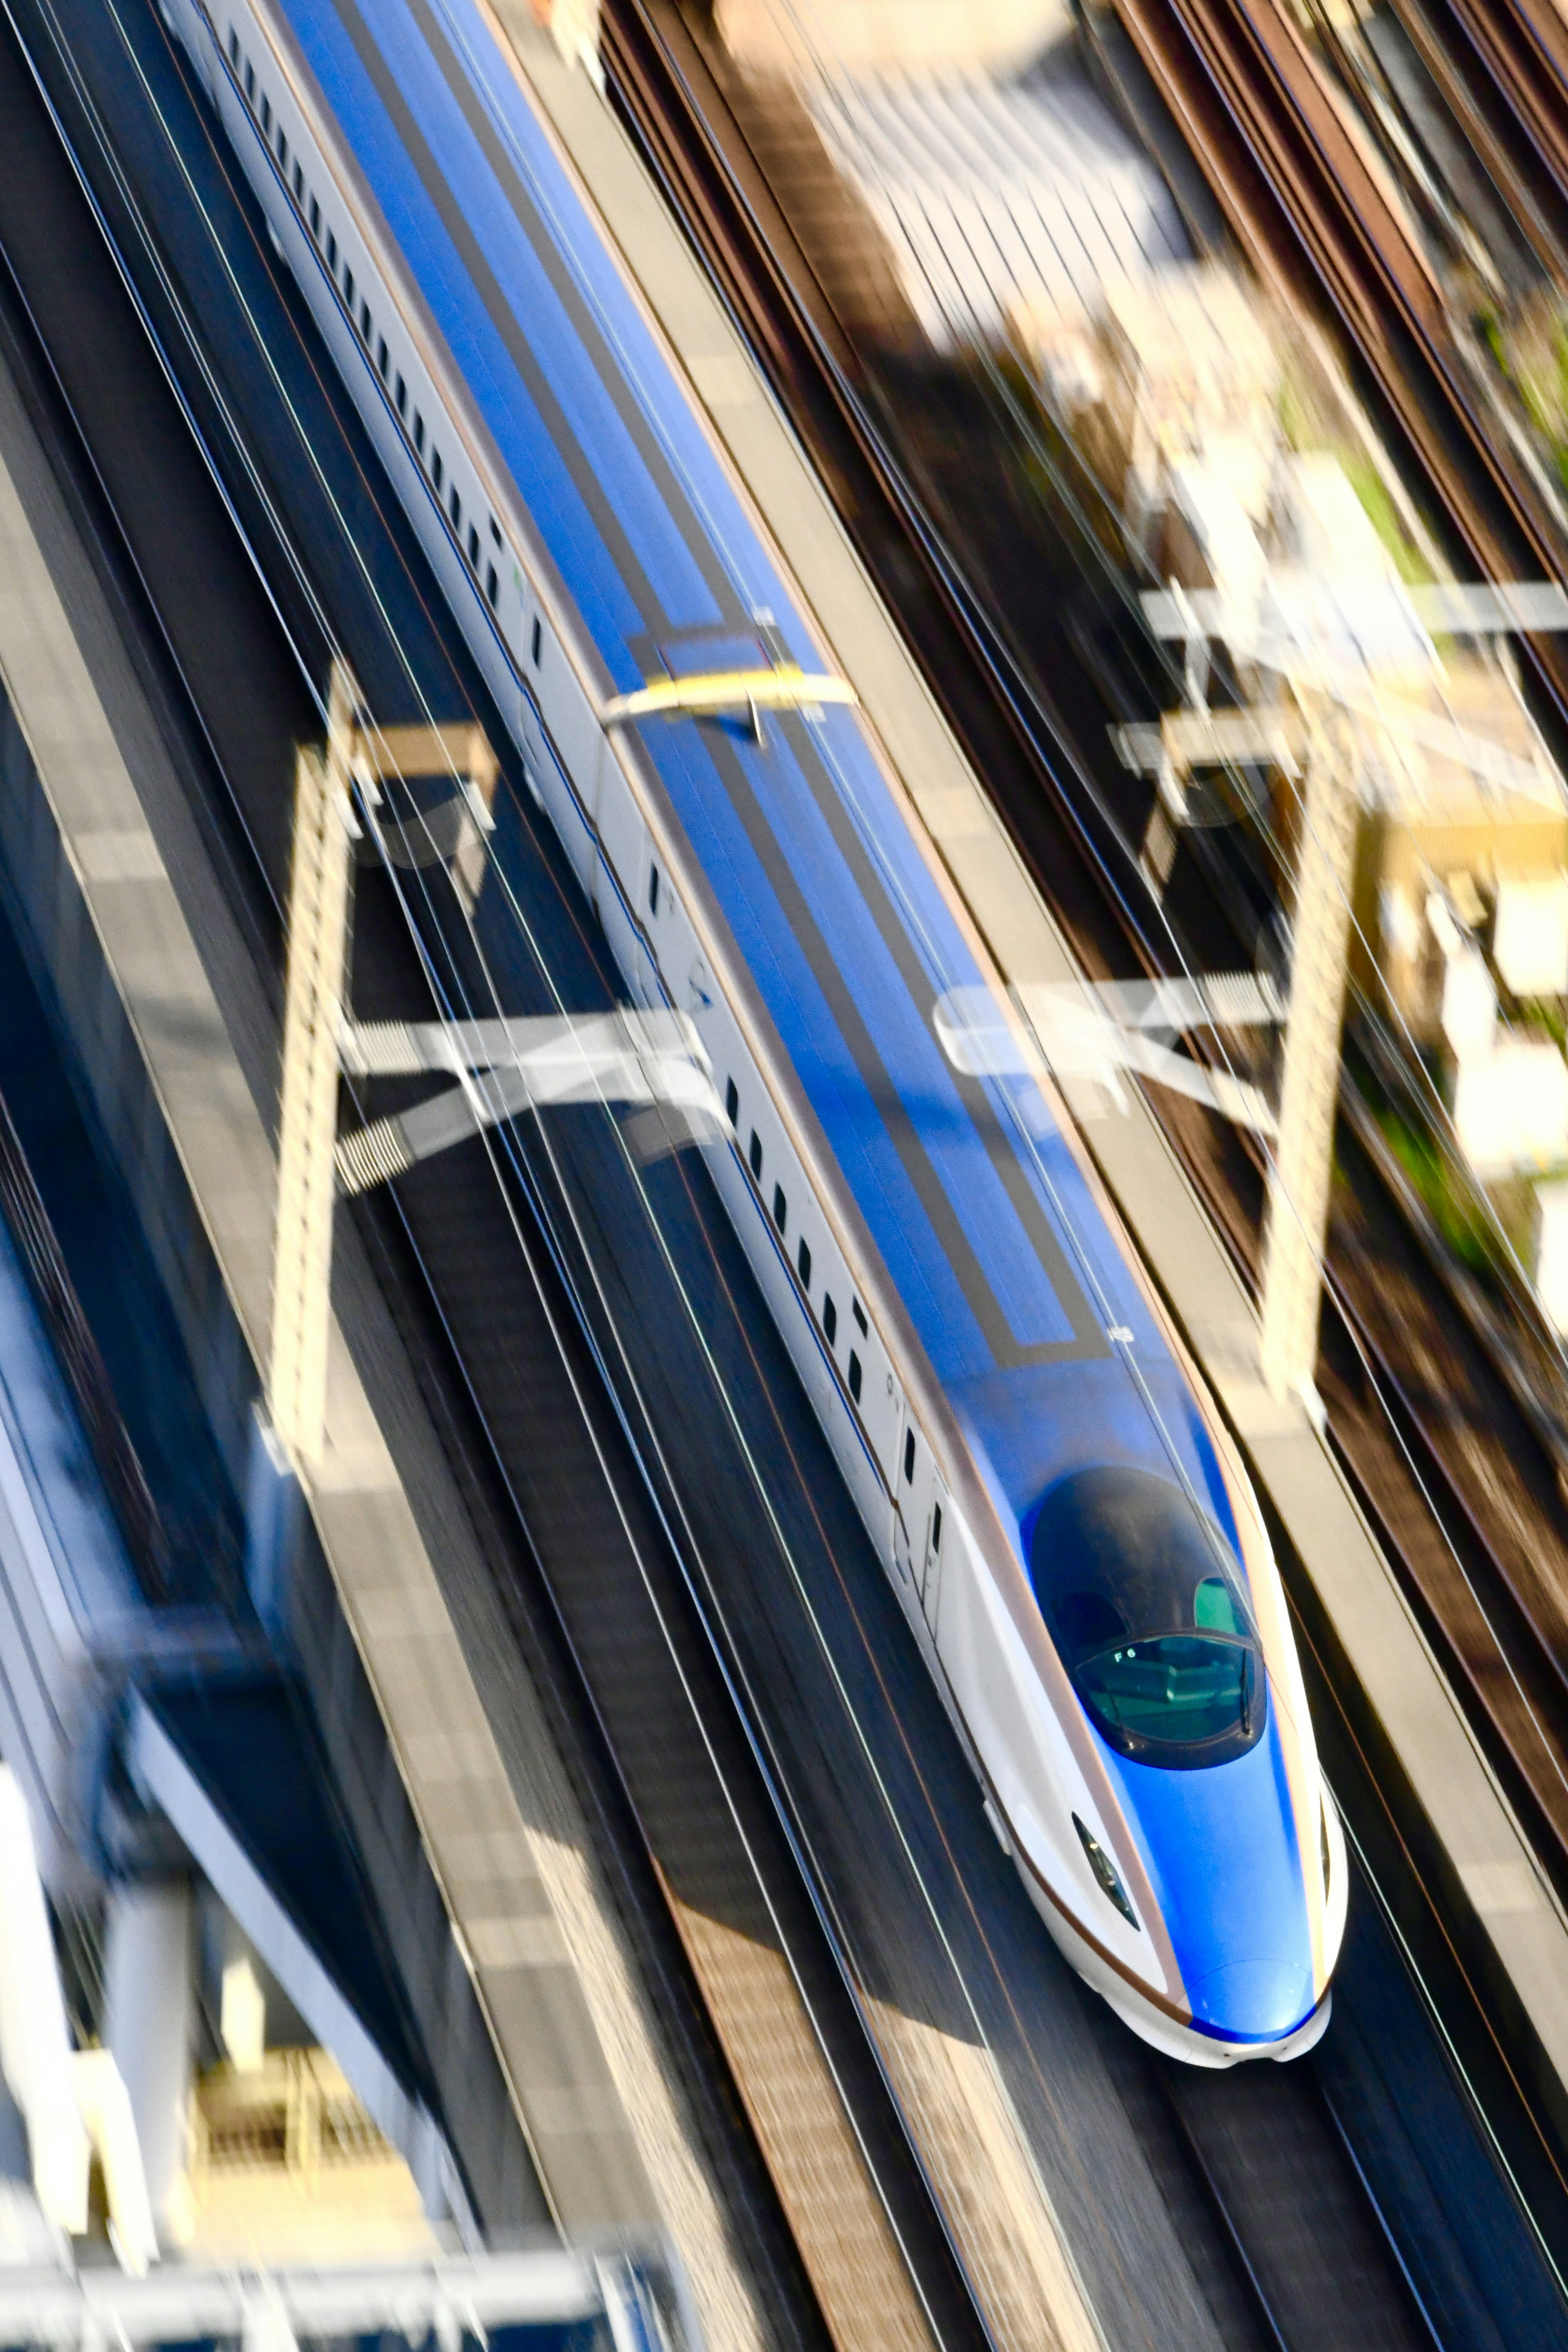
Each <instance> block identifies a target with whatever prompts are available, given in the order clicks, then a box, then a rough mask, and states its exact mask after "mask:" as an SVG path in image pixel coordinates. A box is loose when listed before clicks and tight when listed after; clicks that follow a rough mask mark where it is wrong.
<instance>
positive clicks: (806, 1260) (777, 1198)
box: [654, 892, 912, 1475]
mask: <svg viewBox="0 0 1568 2352" xmlns="http://www.w3.org/2000/svg"><path fill="white" fill-rule="evenodd" d="M657 895H658V894H657V892H656V893H655V894H654V896H655V898H656V899H657ZM724 1108H725V1110H726V1111H727V1112H728V1114H729V1118H730V1124H731V1127H732V1128H733V1129H735V1131H736V1133H737V1134H739V1132H740V1127H741V1090H740V1088H739V1087H737V1085H736V1084H735V1081H734V1079H733V1078H729V1079H727V1080H726V1081H725V1086H724ZM746 1161H747V1165H748V1166H749V1167H750V1169H751V1171H752V1183H753V1184H755V1186H756V1188H757V1191H758V1192H759V1193H761V1192H762V1191H763V1139H762V1137H761V1136H760V1135H759V1134H758V1133H757V1130H756V1129H755V1128H754V1127H753V1128H752V1135H751V1141H750V1144H749V1145H748V1147H747V1151H746ZM773 1225H774V1228H775V1229H776V1231H777V1233H778V1236H779V1239H780V1240H781V1241H784V1240H786V1239H787V1238H788V1234H789V1201H788V1198H787V1196H786V1194H785V1192H784V1186H783V1185H782V1184H775V1185H774V1186H773ZM795 1272H796V1274H797V1275H798V1276H799V1277H800V1286H801V1288H802V1290H804V1291H805V1295H806V1297H807V1298H809V1297H811V1244H810V1243H809V1242H808V1241H807V1240H806V1237H805V1234H802V1235H801V1236H800V1241H799V1244H798V1246H797V1248H796V1250H795ZM849 1312H850V1313H851V1315H852V1316H853V1317H854V1318H855V1328H856V1329H857V1330H858V1332H859V1334H860V1337H861V1338H862V1339H869V1337H870V1334H871V1327H870V1325H869V1324H868V1322H867V1320H866V1310H865V1308H864V1307H862V1306H861V1304H860V1301H859V1300H858V1298H856V1297H853V1296H851V1297H850V1300H849ZM821 1322H822V1336H823V1338H824V1339H826V1342H827V1344H828V1346H829V1347H830V1348H833V1349H837V1344H838V1308H837V1306H836V1305H835V1303H834V1301H833V1299H832V1298H831V1297H828V1295H827V1294H826V1292H824V1294H823V1299H822V1309H821ZM864 1380H865V1371H864V1368H863V1366H862V1365H861V1362H860V1356H859V1351H858V1349H855V1348H851V1349H850V1350H849V1375H848V1385H849V1393H850V1395H851V1396H852V1397H853V1398H854V1400H855V1402H856V1403H857V1404H858V1403H859V1402H860V1390H861V1387H862V1384H863V1382H864ZM911 1475H912V1474H911Z"/></svg>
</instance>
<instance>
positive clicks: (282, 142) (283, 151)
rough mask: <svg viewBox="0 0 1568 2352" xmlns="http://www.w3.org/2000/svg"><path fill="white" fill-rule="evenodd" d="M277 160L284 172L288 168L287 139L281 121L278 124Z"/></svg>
mask: <svg viewBox="0 0 1568 2352" xmlns="http://www.w3.org/2000/svg"><path fill="white" fill-rule="evenodd" d="M278 161H279V164H280V165H281V166H282V168H283V170H284V171H285V172H286V171H287V170H288V169H289V139H288V134H287V133H286V131H284V128H283V125H282V124H281V123H279V126H278Z"/></svg>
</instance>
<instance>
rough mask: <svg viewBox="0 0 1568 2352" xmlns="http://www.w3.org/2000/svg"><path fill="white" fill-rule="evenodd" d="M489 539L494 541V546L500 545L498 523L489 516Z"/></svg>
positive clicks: (492, 516)
mask: <svg viewBox="0 0 1568 2352" xmlns="http://www.w3.org/2000/svg"><path fill="white" fill-rule="evenodd" d="M490 537H491V538H492V539H493V540H494V541H495V543H496V545H497V546H498V547H499V546H500V543H501V538H500V523H499V522H497V520H496V519H495V517H494V515H491V517H490Z"/></svg>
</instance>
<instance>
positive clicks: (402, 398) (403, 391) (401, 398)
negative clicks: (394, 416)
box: [397, 376, 408, 416]
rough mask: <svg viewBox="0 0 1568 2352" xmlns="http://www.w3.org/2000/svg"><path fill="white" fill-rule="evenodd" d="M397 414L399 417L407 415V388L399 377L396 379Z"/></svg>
mask: <svg viewBox="0 0 1568 2352" xmlns="http://www.w3.org/2000/svg"><path fill="white" fill-rule="evenodd" d="M397 413H398V415H399V416H406V415H407V414H408V386H407V385H406V384H405V383H404V381H403V378H402V377H401V376H399V377H398V379H397Z"/></svg>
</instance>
